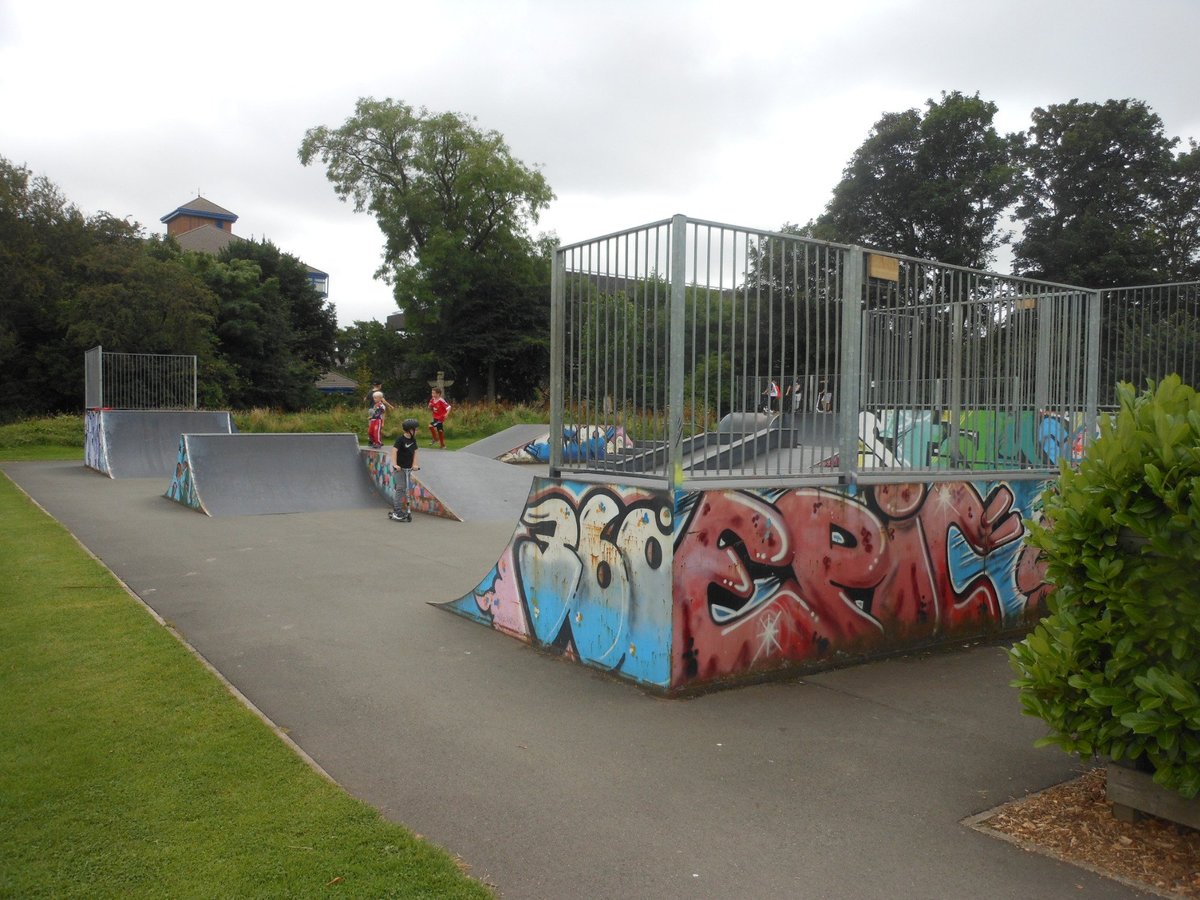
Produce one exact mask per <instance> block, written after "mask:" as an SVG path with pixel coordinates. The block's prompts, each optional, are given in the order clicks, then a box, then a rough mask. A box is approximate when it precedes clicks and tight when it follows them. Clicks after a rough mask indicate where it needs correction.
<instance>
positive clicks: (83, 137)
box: [0, 0, 1200, 324]
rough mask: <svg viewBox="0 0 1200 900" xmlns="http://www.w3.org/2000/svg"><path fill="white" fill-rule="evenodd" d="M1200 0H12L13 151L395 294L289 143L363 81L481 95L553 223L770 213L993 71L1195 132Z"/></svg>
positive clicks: (363, 313)
mask: <svg viewBox="0 0 1200 900" xmlns="http://www.w3.org/2000/svg"><path fill="white" fill-rule="evenodd" d="M1198 29H1200V4H1197V3H1195V2H1194V0H1147V2H1145V3H1142V4H1139V5H1138V6H1137V7H1136V8H1134V7H1130V6H1129V5H1128V4H1127V3H1125V2H1123V0H1009V2H1006V3H1003V4H996V3H985V2H969V0H957V2H951V0H873V2H865V0H859V2H857V3H848V4H840V5H838V4H812V3H798V2H795V0H792V2H784V0H771V2H764V0H752V2H749V3H742V4H729V3H715V2H707V0H706V2H685V0H656V2H655V0H610V2H608V3H605V4H594V3H593V4H582V3H568V2H561V0H559V2H553V0H525V2H506V3H493V2H484V0H457V2H441V3H419V4H418V3H415V2H411V0H410V2H365V0H347V2H343V3H339V4H336V5H335V6H330V5H329V4H323V3H322V4H318V3H315V2H311V0H303V2H298V3H281V2H255V3H246V4H242V5H240V6H237V7H220V8H217V7H212V8H204V7H197V6H194V5H192V6H185V7H180V6H172V5H170V4H162V3H159V2H148V0H114V2H112V3H109V4H79V5H76V4H72V5H70V6H66V5H64V4H58V3H47V2H44V0H9V2H3V0H0V123H2V125H0V136H2V139H3V140H2V143H0V155H3V156H5V157H6V158H8V159H9V160H11V161H13V162H16V163H24V164H27V165H28V166H29V167H30V168H31V169H33V170H34V171H35V172H37V173H39V174H45V175H47V176H48V177H49V178H50V179H51V180H53V181H54V182H56V183H57V184H58V185H59V186H60V188H61V189H62V190H63V192H64V193H65V194H66V196H67V197H69V198H70V199H71V200H72V201H74V202H75V203H76V204H77V205H78V206H80V208H81V209H83V210H84V211H85V212H96V211H99V210H106V211H108V212H111V213H114V214H116V215H121V216H130V217H132V218H134V219H136V220H138V221H139V222H141V223H142V224H143V225H144V226H146V227H147V228H148V230H150V231H152V232H159V231H162V226H161V225H160V224H159V218H160V217H161V216H163V215H165V214H166V213H168V212H170V211H171V210H173V209H174V208H175V207H176V206H178V205H179V204H180V203H183V202H184V201H186V200H189V199H191V198H192V197H194V196H195V195H196V193H197V191H201V192H203V194H204V195H205V196H206V197H208V198H209V199H211V200H212V201H214V202H215V203H218V204H220V205H221V206H224V207H226V208H227V209H230V210H232V211H234V212H235V213H237V214H238V215H239V217H240V218H239V221H238V223H237V225H236V231H237V233H239V234H243V235H246V236H250V235H255V236H265V237H268V238H269V239H271V240H272V241H274V242H275V243H276V244H277V245H279V246H280V247H281V248H282V249H284V250H286V251H288V252H290V253H294V254H295V255H297V256H299V257H301V258H302V259H304V260H305V261H306V262H308V263H310V264H312V265H315V266H319V267H321V268H323V269H325V270H326V271H328V272H329V273H330V279H331V299H332V300H333V301H334V302H335V303H336V305H337V308H338V315H339V320H340V321H341V322H342V324H348V323H349V322H351V321H354V320H356V319H383V318H384V317H385V316H386V315H387V314H388V312H390V311H391V310H392V309H393V308H394V305H393V302H392V299H391V295H390V291H389V289H388V288H387V287H386V286H385V285H383V284H382V283H380V282H377V281H373V280H372V278H371V276H372V273H373V272H374V271H375V269H376V267H377V266H378V264H379V255H380V251H381V248H382V238H381V236H380V235H379V232H378V230H377V228H376V227H375V224H374V222H373V220H371V219H370V218H369V217H368V216H365V215H356V214H355V213H354V212H353V210H352V209H351V208H350V206H349V205H347V204H344V203H341V202H339V201H338V200H337V198H336V197H335V196H334V194H333V190H332V188H331V187H330V185H329V184H328V183H327V182H326V180H325V178H324V173H323V172H322V171H321V170H320V169H319V168H308V169H306V168H304V167H302V166H301V165H300V163H299V161H298V160H297V157H296V151H297V148H298V147H299V144H300V141H301V140H302V138H303V135H304V132H305V130H306V129H307V128H310V127H312V126H314V125H332V126H336V125H339V124H341V122H342V121H343V120H344V119H345V118H346V117H347V116H349V115H350V114H351V113H352V111H353V108H354V103H355V101H356V100H357V98H358V97H360V96H374V97H378V98H383V97H392V98H395V99H398V100H403V101H405V102H407V103H411V104H413V105H414V106H426V107H429V108H430V109H434V110H455V111H459V112H465V113H468V114H470V115H474V116H476V117H477V118H478V120H479V124H480V125H481V126H482V127H485V128H492V129H495V130H497V131H499V132H501V133H503V134H504V135H505V137H506V139H507V140H508V142H509V144H510V146H511V147H512V148H513V151H514V153H515V154H516V155H517V156H518V157H519V158H521V159H523V160H524V161H525V162H527V163H529V164H540V165H542V166H543V171H544V173H545V175H546V177H547V179H548V180H549V182H550V184H551V187H552V188H553V189H554V190H555V191H556V193H557V195H558V199H557V200H556V201H555V203H554V204H553V205H552V207H551V208H550V209H549V210H548V211H547V212H546V213H545V214H544V215H543V217H542V220H541V222H540V223H539V230H553V231H555V232H556V233H557V234H558V236H559V238H560V239H562V240H563V241H577V240H581V239H584V238H588V237H592V236H595V235H599V234H604V233H608V232H610V231H614V230H617V229H620V228H623V227H627V226H631V225H637V224H642V223H644V222H648V221H652V220H657V219H660V218H665V217H668V216H670V215H672V214H674V213H676V212H684V213H687V214H688V215H692V216H696V217H699V218H706V219H714V220H718V221H729V222H733V223H736V224H740V225H747V226H751V227H764V228H775V227H778V226H779V225H782V224H783V223H784V222H800V223H802V222H804V221H807V220H808V219H809V218H811V217H813V216H815V215H817V214H818V213H820V211H821V209H822V207H823V206H824V204H825V202H826V201H827V200H828V197H829V193H830V191H831V189H832V188H833V186H834V184H836V182H837V180H838V178H839V177H840V173H841V170H842V168H843V167H844V166H845V164H846V162H847V161H848V159H849V157H850V154H851V153H853V151H854V150H855V148H857V147H858V145H859V144H860V143H861V142H862V140H863V139H864V138H865V137H866V135H867V132H868V130H869V129H870V127H871V125H872V124H873V123H874V122H875V121H876V120H877V119H878V117H879V116H880V114H882V113H883V112H885V111H892V110H899V109H906V108H909V107H920V106H922V105H923V104H924V102H925V100H926V99H928V98H931V97H938V96H939V95H940V93H941V92H942V91H943V90H962V91H964V92H967V93H974V92H975V91H979V92H980V94H981V95H982V96H983V97H985V98H986V99H989V100H993V101H994V102H996V103H997V105H998V106H999V108H1000V113H999V116H998V125H999V127H1001V128H1002V129H1005V130H1016V129H1023V128H1026V127H1028V120H1029V113H1030V111H1031V110H1032V109H1033V108H1034V107H1036V106H1044V105H1048V104H1051V103H1058V102H1064V101H1066V100H1069V99H1071V98H1072V97H1080V98H1081V99H1090V100H1105V99H1109V98H1110V97H1111V98H1123V97H1136V98H1138V99H1142V100H1145V101H1146V102H1147V103H1149V104H1150V105H1151V107H1153V108H1154V109H1155V111H1157V112H1158V113H1159V115H1161V116H1162V118H1163V120H1164V122H1165V123H1166V129H1167V132H1168V133H1169V134H1172V135H1179V136H1181V137H1184V138H1187V137H1193V136H1196V137H1200V109H1198V108H1197V106H1196V104H1195V102H1194V100H1193V98H1192V91H1193V83H1194V81H1195V75H1196V64H1195V62H1194V61H1193V59H1194V57H1193V55H1192V52H1191V48H1190V45H1189V42H1190V40H1191V35H1193V34H1195V33H1196V32H1197V30H1198Z"/></svg>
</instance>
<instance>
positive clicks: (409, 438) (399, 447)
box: [392, 434, 417, 469]
mask: <svg viewBox="0 0 1200 900" xmlns="http://www.w3.org/2000/svg"><path fill="white" fill-rule="evenodd" d="M392 446H393V447H395V448H396V462H397V463H398V464H399V466H400V468H402V469H411V468H412V467H413V461H414V460H415V459H416V458H417V438H416V435H407V434H402V435H400V437H398V438H396V443H394V444H393V445H392Z"/></svg>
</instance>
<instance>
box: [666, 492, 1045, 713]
mask: <svg viewBox="0 0 1200 900" xmlns="http://www.w3.org/2000/svg"><path fill="white" fill-rule="evenodd" d="M1044 486H1045V482H1013V483H1004V482H948V483H933V484H886V485H875V486H871V487H867V488H864V489H861V490H860V491H859V492H857V493H850V492H845V491H841V490H833V489H822V488H797V489H789V490H764V491H707V492H703V493H696V494H688V495H684V496H683V497H682V498H681V503H680V506H679V509H678V510H677V521H678V531H677V533H676V536H675V553H674V607H673V631H674V637H673V648H672V659H671V667H672V668H671V686H672V688H673V689H681V688H685V687H688V686H691V685H697V684H701V683H704V682H709V681H715V680H721V679H729V678H735V677H737V676H745V675H747V674H750V673H756V672H763V671H769V670H774V669H780V668H786V667H789V666H794V665H798V664H817V663H827V662H829V661H836V660H837V659H839V658H853V657H866V656H871V655H876V654H881V653H886V652H891V651H895V650H902V649H904V648H906V647H917V646H923V645H927V644H930V643H937V642H939V641H940V640H948V639H962V638H963V637H968V636H979V635H986V634H989V633H995V632H996V631H998V630H1000V629H1004V628H1014V627H1017V626H1019V625H1021V624H1023V623H1024V622H1026V621H1029V620H1030V619H1032V618H1036V617H1037V616H1038V615H1040V613H1041V612H1042V604H1043V602H1044V597H1045V593H1046V587H1045V585H1044V583H1043V581H1044V579H1043V568H1044V566H1043V564H1042V562H1041V561H1040V560H1039V559H1038V558H1037V556H1036V553H1035V552H1034V551H1031V550H1028V549H1023V544H1022V538H1023V537H1024V535H1025V526H1024V524H1023V522H1022V519H1024V518H1034V517H1037V516H1038V515H1040V497H1041V492H1042V490H1043V489H1044Z"/></svg>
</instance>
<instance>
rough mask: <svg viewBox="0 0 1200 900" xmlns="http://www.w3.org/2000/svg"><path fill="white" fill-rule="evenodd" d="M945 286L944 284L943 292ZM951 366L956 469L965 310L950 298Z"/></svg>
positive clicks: (952, 461) (952, 446)
mask: <svg viewBox="0 0 1200 900" xmlns="http://www.w3.org/2000/svg"><path fill="white" fill-rule="evenodd" d="M944 290H945V285H944V284H943V291H944ZM948 302H949V303H950V336H949V344H950V365H949V366H948V368H947V371H946V377H947V378H948V379H949V387H950V404H949V406H950V408H949V414H950V464H951V465H952V466H954V467H955V468H958V467H959V466H961V465H962V447H961V446H960V441H961V438H962V413H963V409H962V395H963V379H962V332H963V310H962V304H961V303H959V302H958V300H957V299H956V298H955V297H953V296H950V297H949V298H948Z"/></svg>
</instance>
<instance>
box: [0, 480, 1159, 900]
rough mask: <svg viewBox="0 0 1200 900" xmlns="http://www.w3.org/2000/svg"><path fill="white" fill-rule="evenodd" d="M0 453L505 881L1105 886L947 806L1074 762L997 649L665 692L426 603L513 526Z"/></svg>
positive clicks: (365, 795)
mask: <svg viewBox="0 0 1200 900" xmlns="http://www.w3.org/2000/svg"><path fill="white" fill-rule="evenodd" d="M0 468H3V470H4V471H5V472H6V473H7V474H8V475H9V476H10V477H11V478H12V479H13V480H14V481H16V482H17V484H18V485H20V487H21V488H22V489H23V490H25V491H26V492H27V493H28V494H29V495H30V496H32V497H33V498H34V499H35V500H36V501H37V502H38V503H39V504H40V505H41V506H42V507H43V508H45V509H46V510H47V511H48V512H49V513H50V514H51V515H53V516H54V517H55V518H56V519H58V520H59V521H60V522H62V523H63V524H64V525H65V526H66V527H67V528H68V529H70V530H71V531H72V532H73V533H74V534H75V535H76V536H77V537H78V539H79V540H80V541H81V542H82V543H83V544H84V545H85V546H86V547H88V548H89V549H90V550H91V551H92V553H94V554H95V555H96V556H97V557H99V558H100V559H101V560H102V561H103V562H104V563H105V564H106V565H107V566H108V567H109V568H110V569H111V570H112V571H113V572H114V573H115V574H116V575H117V576H118V577H119V578H121V579H122V580H123V581H124V582H125V583H126V584H127V585H128V586H129V588H130V589H131V590H132V591H133V592H134V593H136V594H137V595H138V596H139V597H141V598H142V599H143V600H144V601H145V602H146V603H147V604H148V605H149V606H150V607H152V608H153V609H154V610H156V611H157V612H158V613H159V614H160V615H161V616H162V617H163V618H164V619H166V620H167V621H168V622H169V623H170V624H171V625H172V626H174V627H175V628H176V629H178V631H179V632H180V633H181V634H182V636H183V637H184V639H186V640H187V641H188V642H189V643H190V644H191V645H192V646H193V647H194V648H195V649H196V650H197V651H198V652H199V653H200V654H202V655H203V656H204V657H205V658H206V659H208V660H209V661H210V662H211V663H212V664H213V666H214V667H215V668H216V669H217V670H218V671H220V672H221V673H222V674H223V675H224V676H225V677H226V678H227V679H228V680H229V681H230V682H231V683H232V684H233V685H234V686H236V687H237V688H238V689H239V690H240V691H241V692H242V693H243V694H245V696H246V697H247V698H248V699H249V700H250V701H251V702H253V703H254V704H255V705H256V706H257V707H258V708H259V709H260V710H262V712H263V713H265V714H266V715H267V716H268V717H269V718H270V719H271V720H272V721H273V722H275V723H276V724H277V725H279V726H280V727H282V728H284V729H286V730H287V732H288V734H289V735H290V737H291V738H292V739H293V740H294V741H295V742H296V743H297V744H298V745H299V746H300V747H301V748H303V750H304V751H305V752H306V753H308V754H309V755H310V756H311V757H312V758H313V759H314V760H315V761H316V762H317V763H318V764H319V765H320V766H321V767H323V768H324V769H325V770H326V771H327V772H328V773H329V774H330V775H331V776H332V777H333V778H334V779H336V780H337V781H338V782H339V783H340V784H341V785H342V786H343V787H344V788H345V789H346V790H347V791H349V792H350V793H352V794H354V795H355V796H358V797H360V798H362V799H363V800H365V801H367V802H368V803H371V804H372V805H374V806H375V807H377V808H378V809H380V810H381V811H382V812H383V814H384V815H386V816H387V817H389V818H391V819H393V820H395V821H397V822H401V823H403V824H405V825H407V826H408V827H410V828H411V829H413V830H414V831H416V832H418V833H419V834H422V835H424V836H426V837H427V838H429V839H430V840H432V841H434V842H436V843H437V844H440V845H441V846H443V847H445V848H447V849H448V850H450V851H452V852H454V853H456V854H458V855H460V856H461V857H462V858H463V860H464V861H465V862H466V863H467V864H468V865H469V866H470V870H471V872H472V873H473V874H474V875H475V876H477V877H479V878H482V879H484V880H486V881H488V882H489V883H491V884H493V885H494V886H495V887H496V888H497V889H498V891H499V893H500V895H501V896H502V897H505V898H565V897H570V898H590V897H596V898H612V897H653V898H676V897H681V898H682V897H688V898H708V897H713V898H717V897H720V898H809V897H812V898H831V897H847V898H889V900H892V898H897V897H922V898H926V897H929V898H933V897H936V898H976V897H989V898H1020V900H1028V898H1030V897H1037V898H1060V897H1061V898H1066V897H1071V898H1080V897H1088V898H1113V897H1134V896H1139V894H1138V893H1137V892H1135V891H1133V890H1131V889H1129V888H1127V887H1125V886H1123V885H1121V884H1118V883H1116V882H1113V881H1109V880H1107V879H1104V878H1102V877H1100V876H1098V875H1094V874H1091V873H1089V872H1086V871H1083V870H1080V869H1077V868H1075V867H1073V866H1069V865H1067V864H1065V863H1062V862H1058V861H1056V860H1052V859H1049V858H1046V857H1043V856H1040V855H1036V854H1032V853H1026V852H1024V851H1022V850H1020V849H1018V848H1017V847H1015V846H1013V845H1011V844H1008V843H1005V842H1003V841H1000V840H996V839H994V838H990V837H988V836H986V835H983V834H980V833H979V832H977V831H974V830H972V829H970V828H968V827H967V826H965V825H963V824H962V820H963V819H964V818H965V817H968V816H971V815H973V814H976V813H979V812H981V811H983V810H986V809H989V808H991V807H993V806H995V805H997V804H999V803H1002V802H1004V801H1006V800H1009V799H1011V798H1014V797H1018V796H1021V795H1023V794H1025V793H1027V792H1029V791H1034V790H1039V789H1042V788H1045V787H1047V786H1049V785H1051V784H1055V783H1057V782H1059V781H1063V780H1065V779H1067V778H1070V777H1072V776H1073V775H1074V774H1076V772H1077V769H1076V766H1075V764H1074V763H1073V762H1072V760H1071V759H1070V758H1069V757H1068V756H1066V755H1065V754H1063V753H1061V752H1059V751H1057V750H1053V749H1042V750H1035V749H1034V748H1033V742H1034V740H1035V739H1036V738H1037V737H1039V736H1040V735H1041V734H1042V733H1043V728H1042V727H1041V724H1040V723H1039V722H1037V721H1036V720H1033V719H1029V718H1027V717H1023V716H1022V715H1021V714H1020V712H1019V708H1018V704H1017V700H1016V697H1015V694H1014V691H1013V690H1012V688H1010V687H1009V686H1008V681H1009V679H1010V678H1011V673H1010V670H1009V668H1008V665H1007V662H1006V659H1005V656H1004V653H1003V650H1002V649H1001V648H999V647H995V646H979V647H974V648H971V649H963V650H961V651H957V652H944V653H938V654H933V655H923V656H912V657H904V658H898V659H893V660H888V661H883V662H879V663H873V664H869V665H862V666H856V667H853V668H847V669H842V670H839V671H832V672H826V673H822V674H819V675H814V676H811V677H808V678H805V679H803V680H800V681H793V682H789V683H775V684H767V685H759V686H751V687H744V688H740V689H737V690H729V691H723V692H719V693H714V694H709V695H706V696H701V697H697V698H694V699H690V700H682V701H681V700H666V699H661V698H658V697H655V696H651V695H649V694H646V693H644V692H642V691H640V690H639V689H637V688H636V687H633V686H630V685H628V684H624V683H620V682H617V681H614V680H612V679H609V678H607V677H605V676H602V675H600V674H598V673H595V672H592V671H590V670H587V669H585V668H583V667H580V666H578V665H575V664H572V663H568V662H565V661H562V660H560V659H557V658H553V657H550V656H547V655H544V654H541V653H538V652H536V651H534V650H532V649H530V648H529V647H526V646H524V645H522V644H520V643H519V642H517V641H515V640H512V639H511V638H507V637H505V636H503V635H501V634H499V633H496V632H493V631H490V630H488V629H486V628H482V627H480V626H479V625H477V624H475V623H473V622H470V621H468V620H466V619H463V618H461V617H459V616H455V615H452V614H450V613H448V612H445V611H443V610H439V609H436V608H435V607H433V606H431V605H429V603H430V602H431V601H444V600H449V599H452V598H454V597H458V596H461V595H463V594H465V593H466V592H467V591H469V590H470V589H471V588H473V587H474V586H475V585H476V584H477V582H478V581H479V580H480V578H481V577H482V576H483V574H484V573H485V572H486V571H487V570H488V568H489V567H490V566H491V565H492V564H493V563H494V562H495V561H496V559H497V558H498V556H499V554H500V551H501V550H502V549H503V547H504V546H505V544H506V543H507V541H508V539H509V537H510V535H511V533H512V530H513V525H514V524H515V523H508V524H504V523H498V522H474V523H471V522H452V521H449V520H445V519H438V518H433V517H426V516H417V517H416V521H415V522H413V523H412V524H401V523H393V522H389V521H388V520H387V519H386V516H385V510H382V509H381V510H378V511H373V510H361V509H358V510H342V511H330V512H320V513H305V514H292V515H257V516H240V517H229V518H222V519H212V518H208V517H206V516H203V515H201V514H199V513H196V512H194V511H192V510H190V509H187V508H186V507H183V506H181V505H179V504H176V503H172V502H171V501H169V500H166V499H165V498H163V497H162V496H161V495H162V493H163V492H164V491H165V489H166V486H167V483H166V481H164V480H162V479H157V480H156V479H126V480H120V481H114V480H111V479H109V478H106V477H103V476H101V475H98V474H96V473H95V472H91V471H89V470H87V469H85V468H84V467H83V466H82V464H79V463H6V464H4V465H3V466H2V467H0Z"/></svg>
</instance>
